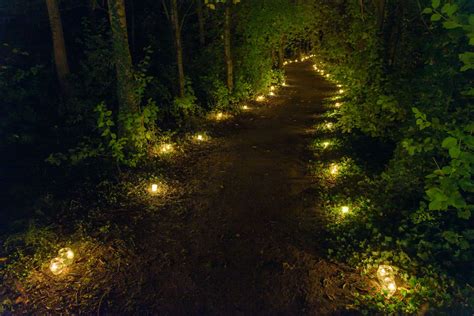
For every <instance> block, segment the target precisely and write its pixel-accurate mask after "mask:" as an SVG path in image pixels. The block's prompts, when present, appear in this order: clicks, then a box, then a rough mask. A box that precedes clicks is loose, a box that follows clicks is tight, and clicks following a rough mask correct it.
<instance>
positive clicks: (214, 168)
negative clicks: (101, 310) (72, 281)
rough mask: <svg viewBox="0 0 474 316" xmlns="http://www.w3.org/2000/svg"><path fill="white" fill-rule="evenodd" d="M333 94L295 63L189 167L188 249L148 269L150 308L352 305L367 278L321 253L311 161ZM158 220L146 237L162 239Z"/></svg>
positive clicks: (307, 309)
mask: <svg viewBox="0 0 474 316" xmlns="http://www.w3.org/2000/svg"><path fill="white" fill-rule="evenodd" d="M331 93H333V87H331V86H330V85H329V84H328V83H327V82H326V81H324V80H322V79H318V78H317V77H316V76H315V75H314V71H312V70H311V64H310V63H309V62H308V63H297V64H292V65H290V66H288V67H287V86H285V87H281V88H280V89H279V90H278V92H276V96H274V97H270V98H268V99H267V101H266V102H264V103H263V105H259V106H258V107H252V109H251V110H250V111H249V112H248V114H245V115H243V116H241V117H239V118H237V119H235V120H233V121H232V122H228V123H224V124H227V127H228V128H226V127H224V128H221V133H222V134H223V137H222V138H221V139H220V140H219V141H218V143H217V144H216V145H215V146H213V147H212V148H211V149H210V151H208V152H207V153H205V154H204V155H203V156H200V157H199V159H195V160H194V161H193V163H192V164H189V165H188V166H189V168H190V169H191V170H188V172H182V174H185V175H186V177H189V175H190V174H191V178H187V179H181V181H182V182H187V183H188V185H189V187H191V188H193V192H192V193H190V194H189V195H186V196H185V197H184V199H183V200H182V201H181V203H182V207H183V208H184V209H185V211H184V213H183V214H184V215H182V216H183V223H185V224H184V225H183V226H181V227H180V228H178V229H176V231H174V232H170V236H169V238H170V239H179V240H180V241H177V242H176V245H175V247H177V248H179V247H182V249H181V251H180V252H179V253H180V254H181V256H178V257H176V258H170V265H169V267H168V268H167V269H159V271H156V273H157V274H160V275H159V276H158V275H155V276H150V275H148V276H144V277H145V279H147V280H149V282H145V283H147V284H148V285H147V286H146V287H145V288H147V289H149V288H154V289H155V290H156V291H159V292H160V293H159V295H157V296H156V297H155V298H154V299H148V300H147V301H146V302H143V306H144V311H145V310H148V311H150V310H153V311H161V312H167V313H172V314H177V313H178V314H220V315H235V314H272V315H275V314H313V315H321V314H341V313H347V310H348V308H349V307H348V304H350V302H351V293H352V291H353V290H354V289H355V288H356V287H357V286H358V283H359V282H360V277H359V275H358V274H356V273H355V272H354V271H348V269H347V268H344V267H342V266H340V265H336V264H334V263H330V262H328V261H327V260H324V259H322V256H321V254H323V253H324V252H325V249H324V223H323V218H324V217H323V216H321V212H324V210H322V209H318V207H317V195H316V192H317V191H318V188H317V187H315V184H314V181H312V178H311V177H310V176H309V174H308V169H307V167H308V161H309V159H311V154H310V152H309V150H308V145H309V142H310V140H311V133H308V130H310V129H311V126H312V125H314V123H315V120H317V118H318V115H319V114H321V113H322V112H323V108H322V104H321V103H322V100H323V98H324V97H325V96H329V95H331ZM229 129H230V131H229ZM150 225H151V226H153V223H148V224H143V226H141V227H143V228H144V230H143V234H142V237H141V238H143V239H142V240H141V241H140V242H141V244H143V245H153V244H156V240H155V238H154V235H153V234H150V231H154V230H159V229H160V228H159V227H163V223H157V224H156V226H154V227H147V226H150ZM147 247H148V246H147ZM176 250H177V249H175V250H174V251H172V250H170V251H169V252H167V253H177V251H176ZM157 255H163V253H162V252H158V253H157ZM165 270H166V272H165ZM149 273H150V274H152V275H153V273H154V272H153V271H152V269H150V271H149ZM162 273H164V274H165V275H166V276H165V277H163V275H161V274H162ZM152 280H155V281H158V280H159V282H158V283H159V284H157V283H154V281H152ZM163 282H164V283H166V284H163ZM157 294H158V293H157ZM146 296H147V297H149V296H148V295H146Z"/></svg>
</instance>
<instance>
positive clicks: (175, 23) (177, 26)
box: [161, 0, 185, 97]
mask: <svg viewBox="0 0 474 316" xmlns="http://www.w3.org/2000/svg"><path fill="white" fill-rule="evenodd" d="M161 2H162V4H163V8H164V10H165V14H166V17H167V19H168V20H169V21H170V23H171V29H172V31H173V41H174V47H175V55H176V68H177V72H178V91H179V96H180V97H184V95H185V77H184V65H183V45H182V41H181V25H182V23H184V18H183V20H180V18H179V10H178V0H170V2H168V0H162V1H161ZM167 3H168V4H169V6H170V8H169V10H168V5H167Z"/></svg>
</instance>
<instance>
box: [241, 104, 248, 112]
mask: <svg viewBox="0 0 474 316" xmlns="http://www.w3.org/2000/svg"><path fill="white" fill-rule="evenodd" d="M241 109H242V110H244V111H247V110H249V109H250V108H249V107H248V106H247V105H242V107H241Z"/></svg>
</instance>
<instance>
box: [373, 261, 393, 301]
mask: <svg viewBox="0 0 474 316" xmlns="http://www.w3.org/2000/svg"><path fill="white" fill-rule="evenodd" d="M377 278H378V280H379V283H380V285H381V286H382V289H383V290H385V291H387V292H388V294H389V295H393V294H394V293H395V292H396V291H397V283H396V282H395V271H394V270H393V268H392V267H391V266H389V265H380V266H379V268H378V269H377Z"/></svg>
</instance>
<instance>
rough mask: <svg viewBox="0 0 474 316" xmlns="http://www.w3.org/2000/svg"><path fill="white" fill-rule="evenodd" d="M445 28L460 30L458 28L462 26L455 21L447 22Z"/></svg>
mask: <svg viewBox="0 0 474 316" xmlns="http://www.w3.org/2000/svg"><path fill="white" fill-rule="evenodd" d="M443 26H444V28H445V29H448V30H452V29H455V28H458V27H462V25H460V24H458V23H456V22H454V21H446V22H443Z"/></svg>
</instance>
